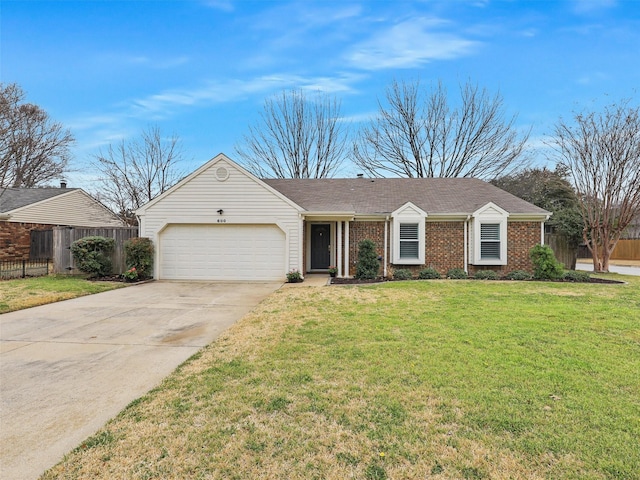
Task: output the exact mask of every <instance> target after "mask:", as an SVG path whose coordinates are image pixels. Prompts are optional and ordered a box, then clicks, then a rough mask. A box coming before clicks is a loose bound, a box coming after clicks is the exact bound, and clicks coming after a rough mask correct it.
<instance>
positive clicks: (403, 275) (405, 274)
mask: <svg viewBox="0 0 640 480" xmlns="http://www.w3.org/2000/svg"><path fill="white" fill-rule="evenodd" d="M412 278H413V274H412V273H411V270H407V269H406V268H399V269H398V270H395V271H394V272H393V279H394V280H410V279H412Z"/></svg>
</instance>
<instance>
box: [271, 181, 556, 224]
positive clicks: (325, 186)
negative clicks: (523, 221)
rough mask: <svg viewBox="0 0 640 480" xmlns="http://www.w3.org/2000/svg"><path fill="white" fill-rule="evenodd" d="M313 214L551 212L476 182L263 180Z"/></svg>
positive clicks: (544, 213) (529, 213)
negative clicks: (407, 208)
mask: <svg viewBox="0 0 640 480" xmlns="http://www.w3.org/2000/svg"><path fill="white" fill-rule="evenodd" d="M263 182H265V183H266V184H267V185H269V186H271V187H272V188H274V189H275V190H277V191H279V192H280V193H282V194H283V195H285V196H286V197H288V198H290V199H291V200H293V201H294V202H295V203H296V204H298V205H300V206H301V207H302V208H304V209H305V210H307V211H308V212H353V213H355V214H361V215H367V214H369V215H371V214H390V213H391V212H393V211H395V210H396V209H398V208H399V207H401V206H402V205H404V204H406V203H407V202H412V203H413V204H415V205H416V206H417V207H419V208H421V209H422V210H424V211H425V212H427V214H428V215H447V214H472V213H473V212H475V211H476V210H478V209H479V208H480V207H482V206H484V205H486V204H487V203H489V202H493V203H494V204H496V205H498V206H499V207H500V208H502V209H504V210H506V211H507V212H509V214H511V215H514V214H515V215H518V214H521V215H541V216H544V215H548V214H550V212H548V211H546V210H544V209H542V208H540V207H537V206H535V205H533V204H531V203H529V202H526V201H525V200H522V199H521V198H518V197H516V196H514V195H512V194H510V193H508V192H505V191H504V190H501V189H500V188H498V187H496V186H494V185H491V184H490V183H487V182H484V181H482V180H478V179H474V178H334V179H263Z"/></svg>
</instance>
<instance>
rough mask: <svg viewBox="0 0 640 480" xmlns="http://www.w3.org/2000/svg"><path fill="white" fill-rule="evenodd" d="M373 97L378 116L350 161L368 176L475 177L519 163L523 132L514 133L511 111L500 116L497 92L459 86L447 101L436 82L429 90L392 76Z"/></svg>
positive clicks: (494, 173) (521, 161) (359, 140)
mask: <svg viewBox="0 0 640 480" xmlns="http://www.w3.org/2000/svg"><path fill="white" fill-rule="evenodd" d="M386 100H387V105H386V106H384V105H383V104H382V103H380V102H378V107H379V112H378V115H377V116H376V117H375V118H374V119H372V120H371V122H370V124H369V125H368V126H367V127H365V128H364V129H363V130H361V131H360V133H359V135H358V138H357V139H356V142H355V144H354V146H353V152H352V157H353V161H354V163H355V164H356V165H357V166H358V167H360V168H361V169H363V170H364V171H365V172H367V173H369V174H370V175H372V176H374V177H381V176H384V175H388V174H391V175H394V176H401V177H418V178H422V177H477V178H484V179H488V180H490V179H493V178H496V177H498V176H500V175H508V174H509V173H512V172H513V171H515V170H517V169H519V168H521V167H523V166H524V164H525V158H524V155H523V153H524V147H525V144H526V142H527V140H528V138H529V132H528V131H527V132H526V133H524V134H522V135H519V134H518V132H517V131H516V128H515V121H516V118H517V117H516V116H513V117H511V118H509V119H506V118H505V114H504V108H503V102H502V97H501V96H500V95H499V94H496V95H494V96H490V95H489V93H488V92H487V91H486V90H485V89H482V90H480V89H479V88H478V86H476V85H473V84H471V83H469V82H468V83H467V84H466V85H464V86H461V87H460V103H459V106H458V107H452V106H450V103H449V99H448V96H447V90H446V89H445V87H444V86H443V85H442V83H441V82H439V83H438V85H437V86H436V87H435V88H432V89H431V90H430V91H425V90H423V89H422V87H421V85H420V82H418V81H416V82H413V83H406V82H400V83H399V82H397V81H394V82H393V83H392V84H391V86H390V87H388V88H387V92H386Z"/></svg>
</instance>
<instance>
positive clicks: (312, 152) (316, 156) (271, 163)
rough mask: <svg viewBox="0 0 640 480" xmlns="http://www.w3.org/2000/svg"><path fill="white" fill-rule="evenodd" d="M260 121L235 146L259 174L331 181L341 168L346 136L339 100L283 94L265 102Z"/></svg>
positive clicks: (296, 93) (244, 162)
mask: <svg viewBox="0 0 640 480" xmlns="http://www.w3.org/2000/svg"><path fill="white" fill-rule="evenodd" d="M260 119H261V120H260V122H259V123H257V124H255V125H252V126H250V127H249V133H248V134H246V135H244V137H243V142H242V143H241V144H239V145H236V153H237V154H238V155H239V157H240V158H241V159H242V162H243V164H244V166H245V167H246V168H247V169H248V170H250V171H251V172H253V173H254V174H255V175H257V176H259V177H263V178H267V177H273V178H326V177H331V176H332V175H333V174H334V173H335V172H336V170H337V169H338V167H339V166H340V164H341V162H342V159H343V155H344V152H345V150H346V142H347V133H346V127H345V124H344V123H342V122H341V121H340V103H339V102H338V101H337V100H335V99H332V98H330V97H328V96H324V95H321V94H318V95H316V96H315V97H314V98H308V97H307V95H306V94H305V93H304V92H303V91H298V90H291V91H283V92H281V93H280V94H279V95H278V96H277V97H275V98H271V99H267V100H266V101H265V104H264V109H263V111H262V113H261V115H260Z"/></svg>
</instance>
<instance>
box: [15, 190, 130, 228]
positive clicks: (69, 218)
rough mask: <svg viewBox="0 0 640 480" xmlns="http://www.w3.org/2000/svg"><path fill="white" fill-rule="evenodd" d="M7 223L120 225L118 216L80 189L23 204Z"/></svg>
mask: <svg viewBox="0 0 640 480" xmlns="http://www.w3.org/2000/svg"><path fill="white" fill-rule="evenodd" d="M9 221H11V222H25V223H45V224H51V225H70V226H74V227H122V226H123V224H122V222H121V221H120V220H119V219H118V217H117V216H116V215H115V214H113V213H112V212H110V211H109V210H108V209H107V208H106V207H105V206H104V205H102V204H101V203H99V202H98V201H97V200H95V199H93V198H92V197H91V196H90V195H88V194H87V193H85V192H84V191H82V190H72V191H70V192H68V193H64V194H61V195H58V196H56V197H52V198H49V199H47V200H43V201H41V202H38V203H34V204H32V205H27V206H26V207H22V208H19V209H16V210H14V211H12V212H11V218H10V219H9Z"/></svg>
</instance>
